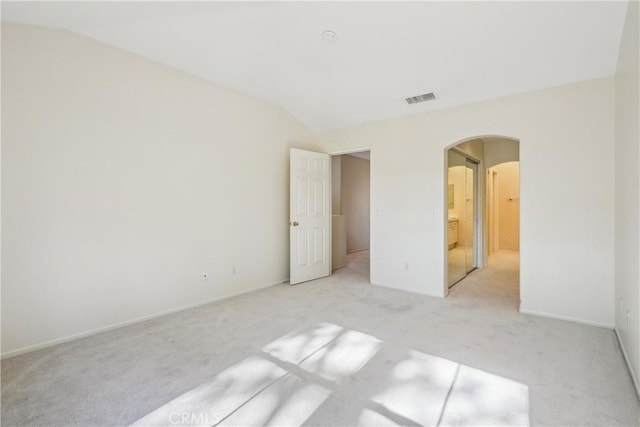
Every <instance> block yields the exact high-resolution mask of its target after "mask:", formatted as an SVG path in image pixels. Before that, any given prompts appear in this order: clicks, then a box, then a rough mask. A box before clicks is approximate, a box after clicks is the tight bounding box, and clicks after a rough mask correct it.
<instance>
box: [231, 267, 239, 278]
mask: <svg viewBox="0 0 640 427" xmlns="http://www.w3.org/2000/svg"><path fill="white" fill-rule="evenodd" d="M237 272H238V271H237V270H236V266H235V265H234V266H233V267H231V274H233V275H234V276H235V275H236V273H237Z"/></svg>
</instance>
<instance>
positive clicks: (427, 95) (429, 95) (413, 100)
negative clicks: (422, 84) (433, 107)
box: [405, 92, 436, 104]
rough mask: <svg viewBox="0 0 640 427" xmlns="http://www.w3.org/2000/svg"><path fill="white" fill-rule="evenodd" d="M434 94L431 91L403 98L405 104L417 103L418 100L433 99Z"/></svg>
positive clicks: (434, 97)
mask: <svg viewBox="0 0 640 427" xmlns="http://www.w3.org/2000/svg"><path fill="white" fill-rule="evenodd" d="M434 99H436V96H435V95H434V93H433V92H431V93H425V94H424V95H418V96H412V97H411V98H405V100H406V101H407V104H417V103H418V102H426V101H433V100H434Z"/></svg>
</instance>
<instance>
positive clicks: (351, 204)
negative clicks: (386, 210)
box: [331, 150, 371, 282]
mask: <svg viewBox="0 0 640 427" xmlns="http://www.w3.org/2000/svg"><path fill="white" fill-rule="evenodd" d="M331 187H332V188H331V201H332V248H331V249H332V271H334V272H335V271H336V270H341V271H340V274H342V273H353V274H356V275H359V276H362V278H363V279H365V280H366V281H367V282H370V277H371V275H370V270H371V262H370V259H371V257H370V248H371V243H370V242H371V238H370V236H371V232H370V230H371V226H370V217H371V212H370V211H371V208H370V206H371V199H370V193H371V152H370V151H369V150H365V151H357V152H349V153H344V154H335V155H332V156H331Z"/></svg>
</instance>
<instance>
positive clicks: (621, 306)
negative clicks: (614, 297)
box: [620, 298, 624, 313]
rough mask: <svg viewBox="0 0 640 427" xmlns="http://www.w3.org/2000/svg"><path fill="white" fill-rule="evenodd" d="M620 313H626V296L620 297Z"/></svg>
mask: <svg viewBox="0 0 640 427" xmlns="http://www.w3.org/2000/svg"><path fill="white" fill-rule="evenodd" d="M620 313H624V298H620Z"/></svg>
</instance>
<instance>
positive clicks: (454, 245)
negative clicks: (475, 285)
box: [447, 149, 478, 287]
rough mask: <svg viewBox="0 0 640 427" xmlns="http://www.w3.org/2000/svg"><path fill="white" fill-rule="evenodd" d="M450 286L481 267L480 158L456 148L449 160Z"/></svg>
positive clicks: (448, 262)
mask: <svg viewBox="0 0 640 427" xmlns="http://www.w3.org/2000/svg"><path fill="white" fill-rule="evenodd" d="M447 166H448V170H447V213H448V215H447V245H448V252H447V265H448V272H449V274H448V283H447V285H448V287H451V286H453V285H455V284H456V283H458V282H459V281H460V280H462V279H464V278H465V277H466V276H467V274H469V273H470V272H472V271H473V270H475V269H476V267H477V259H478V257H477V242H478V238H477V232H476V228H477V224H478V215H477V213H478V206H477V200H478V198H477V194H478V161H477V160H475V159H472V158H470V157H469V156H467V155H466V154H464V153H462V152H460V151H457V150H455V149H451V150H449V153H448V160H447Z"/></svg>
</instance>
